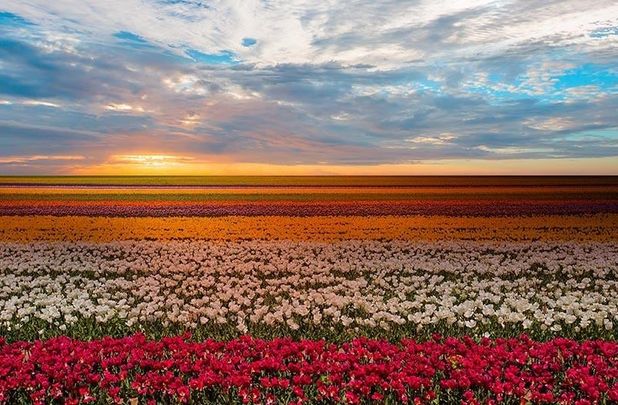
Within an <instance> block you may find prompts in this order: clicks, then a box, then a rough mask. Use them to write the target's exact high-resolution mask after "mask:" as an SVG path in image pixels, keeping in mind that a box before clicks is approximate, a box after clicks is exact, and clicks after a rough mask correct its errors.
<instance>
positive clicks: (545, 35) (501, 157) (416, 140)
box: [0, 0, 618, 174]
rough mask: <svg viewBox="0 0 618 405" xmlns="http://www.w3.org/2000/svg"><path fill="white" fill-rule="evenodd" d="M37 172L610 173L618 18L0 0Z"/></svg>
mask: <svg viewBox="0 0 618 405" xmlns="http://www.w3.org/2000/svg"><path fill="white" fill-rule="evenodd" d="M35 173H36V174H62V173H66V174H86V173H100V174H107V173H110V174H123V173H127V174H128V173H143V174H148V173H170V174H184V173H187V174H210V173H212V174H226V173H228V174H253V173H263V174H323V173H363V174H373V173H375V174H383V173H384V174H388V173H393V174H441V173H458V174H468V173H470V174H474V173H496V174H500V173H538V174H541V173H609V174H618V3H617V2H616V1H612V0H601V1H598V0H585V1H584V0H579V1H572V0H556V1H552V0H522V1H485V0H468V1H452V0H449V1H437V0H428V1H405V0H383V1H379V2H378V1H374V0H357V1H341V0H340V1H329V0H324V1H313V0H312V1H303V0H285V1H269V0H262V1H231V0H228V1H201V0H105V1H98V0H97V1H95V0H53V1H50V0H46V1H42V0H12V1H6V2H2V3H1V4H0V174H35Z"/></svg>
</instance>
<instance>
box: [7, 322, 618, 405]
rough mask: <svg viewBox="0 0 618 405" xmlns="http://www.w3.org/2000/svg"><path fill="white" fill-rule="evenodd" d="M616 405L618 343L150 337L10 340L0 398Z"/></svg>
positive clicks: (523, 340) (85, 400)
mask: <svg viewBox="0 0 618 405" xmlns="http://www.w3.org/2000/svg"><path fill="white" fill-rule="evenodd" d="M131 398H139V400H140V401H142V402H145V403H151V402H152V403H154V402H155V401H168V402H181V403H183V402H189V401H191V402H193V403H195V402H216V403H222V402H238V403H240V402H242V403H276V402H289V403H310V402H316V401H317V402H320V401H322V402H340V403H350V404H355V403H359V402H364V403H370V402H373V403H380V402H383V401H384V400H385V399H386V398H391V399H392V400H394V401H402V402H411V403H428V402H433V401H435V402H439V403H467V404H474V403H486V404H494V403H499V402H500V403H501V402H507V403H509V402H510V403H517V404H519V403H528V402H532V403H564V404H578V405H579V404H599V403H610V402H615V401H618V342H615V341H600V340H590V341H584V342H577V341H573V340H568V339H563V338H557V339H554V340H551V341H547V342H537V341H533V340H530V339H529V338H528V337H526V336H522V337H520V338H517V339H493V340H492V339H483V340H481V341H480V342H477V341H474V340H472V339H470V338H460V339H458V338H442V337H439V336H435V337H434V338H433V339H432V340H429V341H426V342H416V341H413V340H404V341H401V342H399V343H397V344H394V343H389V342H386V341H382V340H371V339H365V338H359V339H355V340H352V341H350V342H347V343H343V344H333V343H327V342H325V341H312V340H301V341H293V340H291V339H275V340H260V339H254V338H251V337H242V338H239V339H235V340H231V341H227V342H220V341H214V340H206V341H202V342H195V341H192V340H190V336H179V337H171V338H163V339H161V340H148V339H147V338H146V337H145V336H143V335H141V334H136V335H132V336H128V337H124V338H111V337H105V338H102V339H99V340H92V341H80V340H73V339H70V338H68V337H59V338H54V339H50V340H40V341H35V342H14V343H5V342H0V399H1V400H2V401H3V402H14V401H15V402H17V401H20V400H22V401H23V400H25V401H30V400H31V401H33V402H34V403H48V402H50V401H53V400H61V402H64V403H78V402H82V403H88V402H95V401H100V402H116V403H120V402H122V401H124V400H127V399H131Z"/></svg>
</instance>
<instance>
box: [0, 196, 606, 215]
mask: <svg viewBox="0 0 618 405" xmlns="http://www.w3.org/2000/svg"><path fill="white" fill-rule="evenodd" d="M603 212H605V213H618V200H555V201H554V200H505V201H500V202H499V203H497V202H496V200H491V199H488V200H451V199H449V200H406V201H380V200H373V201H302V202H301V201H255V202H247V201H244V202H232V201H204V202H186V201H185V202H182V201H143V202H136V201H70V200H67V201H44V200H40V201H37V200H34V201H29V200H28V201H19V200H18V201H0V215H57V216H71V215H83V216H120V217H144V216H145V217H166V216H264V215H276V216H318V215H332V216H346V215H361V216H382V215H464V216H489V217H491V216H505V215H506V216H513V215H581V214H594V213H603Z"/></svg>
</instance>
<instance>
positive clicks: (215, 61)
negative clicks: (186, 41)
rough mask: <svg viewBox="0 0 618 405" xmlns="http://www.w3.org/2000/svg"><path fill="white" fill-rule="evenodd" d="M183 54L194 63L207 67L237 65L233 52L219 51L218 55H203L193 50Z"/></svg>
mask: <svg viewBox="0 0 618 405" xmlns="http://www.w3.org/2000/svg"><path fill="white" fill-rule="evenodd" d="M185 54H186V55H187V56H188V57H190V58H191V59H193V60H194V61H196V62H200V63H206V64H209V65H233V64H235V63H238V61H237V60H236V57H235V55H234V53H233V52H230V51H221V52H219V53H203V52H200V51H198V50H195V49H189V50H187V51H186V52H185Z"/></svg>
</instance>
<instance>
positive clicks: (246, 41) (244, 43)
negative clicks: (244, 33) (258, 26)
mask: <svg viewBox="0 0 618 405" xmlns="http://www.w3.org/2000/svg"><path fill="white" fill-rule="evenodd" d="M255 44H257V39H255V38H243V39H242V46H244V47H250V46H253V45H255Z"/></svg>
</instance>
